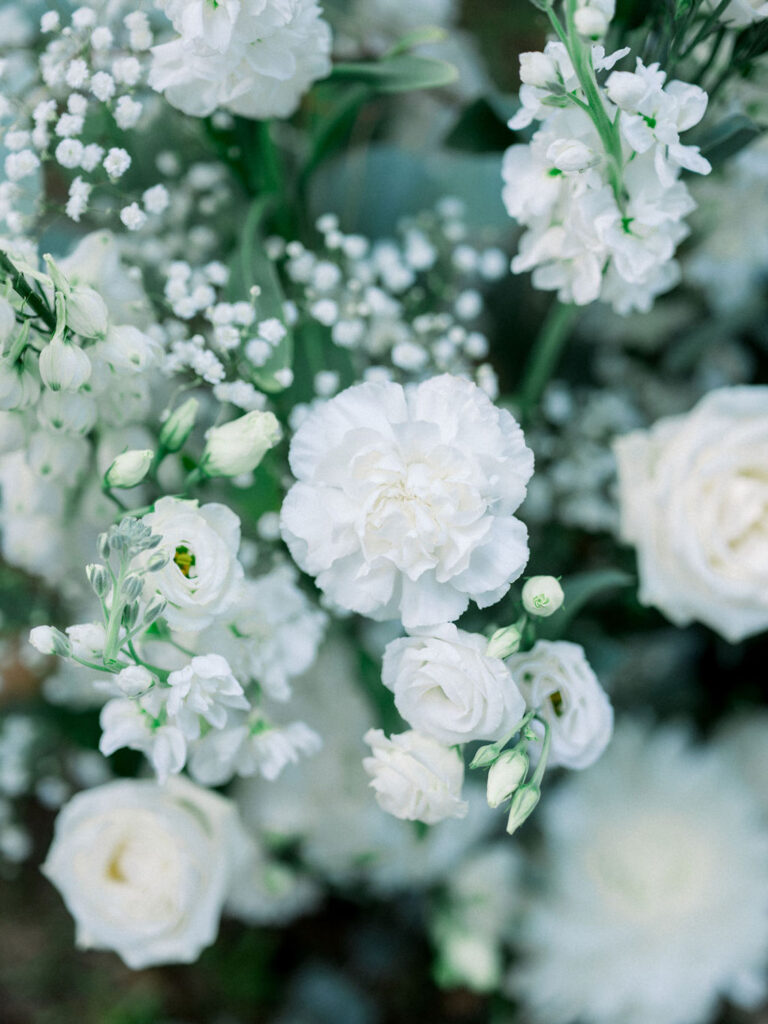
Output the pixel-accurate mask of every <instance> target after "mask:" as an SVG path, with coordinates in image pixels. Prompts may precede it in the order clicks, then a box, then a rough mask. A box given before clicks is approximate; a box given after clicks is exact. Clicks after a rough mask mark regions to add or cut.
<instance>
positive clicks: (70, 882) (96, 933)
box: [42, 779, 248, 970]
mask: <svg viewBox="0 0 768 1024" xmlns="http://www.w3.org/2000/svg"><path fill="white" fill-rule="evenodd" d="M247 848H248V840H247V837H246V834H245V831H244V829H243V827H242V825H241V824H240V820H239V817H238V814H237V811H236V809H235V807H234V805H233V804H232V803H230V802H229V801H228V800H225V799H224V798H223V797H220V796H217V795H216V794H214V793H210V792H208V791H207V790H204V789H201V788H200V787H198V786H195V785H193V784H192V783H190V782H187V781H186V780H184V779H174V780H173V781H172V782H171V783H169V784H168V785H167V786H165V787H160V786H158V785H156V784H155V783H154V782H144V781H139V782H136V781H133V780H122V781H119V782H110V783H108V784H107V785H104V786H99V787H97V788H95V789H90V790H87V791H86V792H83V793H79V794H78V795H77V796H75V797H73V799H72V800H70V801H69V803H68V804H66V805H65V806H64V808H63V809H62V810H61V812H60V813H59V816H58V818H57V819H56V830H55V834H54V839H53V843H52V844H51V848H50V850H49V851H48V857H47V859H46V861H45V864H44V865H43V867H42V871H43V873H44V874H45V875H46V877H47V878H48V879H49V881H51V882H52V883H53V884H54V885H55V886H56V888H57V889H58V890H59V892H60V893H61V895H62V897H63V899H64V902H65V903H66V905H67V909H68V910H69V912H70V913H71V914H72V916H73V917H74V919H75V924H76V927H77V944H78V946H79V947H80V948H83V949H108V950H114V951H115V952H116V953H117V954H118V955H119V956H120V957H122V959H123V960H124V961H125V963H126V964H127V965H128V966H129V967H131V968H133V969H134V970H139V969H141V968H144V967H150V966H152V965H153V964H167V963H192V962H194V961H195V960H196V959H197V958H198V956H199V955H200V953H201V952H202V950H203V949H205V947H206V946H209V945H210V944H211V943H212V942H213V941H214V940H215V938H216V934H217V932H218V927H219V917H220V915H221V910H222V907H223V905H224V902H225V900H226V899H227V896H228V894H229V889H230V886H231V884H232V880H233V878H234V877H235V875H236V873H237V871H238V870H239V869H240V865H241V862H242V861H243V860H244V858H245V854H246V851H247Z"/></svg>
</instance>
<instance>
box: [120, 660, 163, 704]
mask: <svg viewBox="0 0 768 1024" xmlns="http://www.w3.org/2000/svg"><path fill="white" fill-rule="evenodd" d="M154 682H155V677H154V676H153V675H152V673H151V672H150V671H149V670H148V669H146V668H144V666H143V665H129V666H128V668H124V669H123V670H122V671H121V672H118V674H117V675H116V676H115V679H114V683H115V685H116V686H117V688H118V689H119V690H120V691H121V692H122V693H124V694H125V696H126V697H138V695H139V694H140V693H144V692H145V691H146V690H149V689H150V688H151V687H152V685H153V684H154Z"/></svg>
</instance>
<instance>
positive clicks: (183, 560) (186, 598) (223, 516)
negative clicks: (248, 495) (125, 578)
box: [143, 497, 243, 630]
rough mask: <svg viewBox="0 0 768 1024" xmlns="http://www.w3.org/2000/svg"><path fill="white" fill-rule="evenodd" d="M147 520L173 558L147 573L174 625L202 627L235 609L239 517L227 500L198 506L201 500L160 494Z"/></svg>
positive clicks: (239, 571) (150, 587) (239, 572)
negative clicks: (154, 570)
mask: <svg viewBox="0 0 768 1024" xmlns="http://www.w3.org/2000/svg"><path fill="white" fill-rule="evenodd" d="M143 521H144V523H145V524H146V525H147V526H149V527H150V528H151V529H152V532H153V533H156V534H159V535H160V536H161V537H162V538H163V540H162V543H161V544H160V546H159V548H158V549H157V550H159V551H165V552H166V553H167V554H168V557H169V562H168V564H167V565H166V566H165V567H164V568H163V569H161V570H160V571H159V572H154V573H151V574H148V575H147V577H146V588H145V589H146V593H147V597H151V596H152V595H153V594H154V593H155V592H158V593H160V594H161V595H162V596H163V597H164V598H165V599H166V601H167V602H168V606H167V608H166V611H165V613H164V614H165V618H166V619H167V621H168V624H169V625H170V626H171V628H172V629H181V630H185V629H186V630H201V629H205V627H206V626H209V625H210V624H211V623H212V622H213V620H214V618H216V617H218V616H222V615H224V614H226V613H227V612H228V611H231V609H232V607H233V605H234V603H235V602H236V600H237V595H238V590H239V584H240V581H241V579H242V577H243V569H242V566H241V565H240V563H239V562H238V560H237V552H238V548H239V547H240V520H239V519H238V518H237V516H236V515H235V513H234V512H232V511H231V510H230V509H228V508H227V507H226V506H225V505H217V504H209V505H203V506H202V507H198V503H197V501H184V500H182V499H180V498H171V497H166V498H161V499H160V500H159V501H158V502H156V503H155V507H154V511H153V512H150V513H149V515H146V516H145V517H144V520H143Z"/></svg>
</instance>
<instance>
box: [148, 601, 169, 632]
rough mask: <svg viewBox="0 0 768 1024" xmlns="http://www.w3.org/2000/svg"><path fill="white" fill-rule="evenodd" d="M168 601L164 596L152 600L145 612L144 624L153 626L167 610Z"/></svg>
mask: <svg viewBox="0 0 768 1024" xmlns="http://www.w3.org/2000/svg"><path fill="white" fill-rule="evenodd" d="M167 606H168V602H167V601H166V600H165V598H164V597H157V598H155V600H154V601H152V602H151V603H150V604H149V606H148V607H147V610H146V611H145V612H144V625H145V626H151V625H152V623H153V622H156V621H157V620H158V619H159V618H160V616H161V615H162V614H163V613H164V612H165V609H166V608H167Z"/></svg>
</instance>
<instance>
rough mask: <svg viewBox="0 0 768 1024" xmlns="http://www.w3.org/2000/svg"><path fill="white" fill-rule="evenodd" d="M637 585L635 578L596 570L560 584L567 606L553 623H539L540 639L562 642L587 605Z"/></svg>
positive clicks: (576, 575)
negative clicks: (614, 592)
mask: <svg viewBox="0 0 768 1024" xmlns="http://www.w3.org/2000/svg"><path fill="white" fill-rule="evenodd" d="M636 583H637V580H636V579H635V577H634V576H631V575H630V574H629V573H626V572H622V571H621V570H620V569H595V570H593V571H591V572H584V573H577V574H575V575H573V576H569V577H567V578H566V579H564V580H562V581H561V585H562V588H563V591H564V593H565V603H564V604H563V607H562V608H561V609H560V611H559V612H557V614H556V615H553V616H552V618H551V619H543V620H541V622H539V623H537V632H538V635H539V636H541V637H542V638H544V639H546V640H560V639H562V637H564V636H565V635H566V634H567V633H568V630H569V628H570V626H571V623H572V622H573V621H574V619H575V618H576V617H577V616H578V615H579V614H580V613H581V612H582V611H583V610H584V608H585V607H586V606H587V605H588V604H590V603H591V602H592V601H596V600H600V599H605V598H606V597H607V596H608V595H609V594H611V593H612V592H613V591H616V590H621V589H624V588H626V587H631V586H634V585H636Z"/></svg>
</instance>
